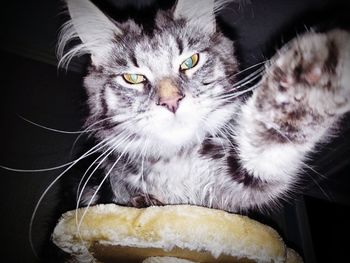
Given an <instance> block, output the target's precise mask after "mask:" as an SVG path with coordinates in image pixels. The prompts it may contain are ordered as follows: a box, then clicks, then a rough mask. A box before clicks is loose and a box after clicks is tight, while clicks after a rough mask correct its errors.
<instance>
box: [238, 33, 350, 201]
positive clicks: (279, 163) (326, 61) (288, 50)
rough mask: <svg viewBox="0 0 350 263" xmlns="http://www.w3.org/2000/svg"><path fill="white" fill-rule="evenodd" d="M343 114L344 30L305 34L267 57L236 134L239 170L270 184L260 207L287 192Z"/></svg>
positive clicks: (348, 88)
mask: <svg viewBox="0 0 350 263" xmlns="http://www.w3.org/2000/svg"><path fill="white" fill-rule="evenodd" d="M349 110H350V34H349V32H346V31H341V30H334V31H330V32H328V33H324V34H317V33H308V34H305V35H304V36H301V37H299V38H298V39H295V40H293V41H292V42H290V43H289V44H287V45H286V46H285V47H284V48H283V49H281V50H280V51H279V52H278V54H277V55H276V56H275V57H274V58H272V59H271V61H270V62H269V65H268V66H266V73H265V75H264V76H263V78H262V80H261V82H260V84H259V87H258V88H257V89H256V90H255V92H254V94H253V96H252V97H251V98H250V99H249V100H248V101H247V103H246V104H245V105H244V106H243V108H242V112H241V118H240V120H239V130H238V133H237V136H236V143H237V146H238V153H237V154H238V160H239V161H240V165H241V168H243V169H244V170H245V171H247V172H248V174H250V175H251V176H253V177H254V178H258V179H259V180H261V181H264V182H267V183H268V184H270V185H271V186H272V187H269V188H268V191H269V192H268V193H266V200H261V202H262V203H264V202H265V203H266V202H268V201H269V200H270V199H274V197H276V196H280V195H283V194H285V193H286V192H287V191H288V190H290V189H292V188H291V187H292V186H293V185H295V184H296V183H297V181H298V175H299V174H300V170H301V168H302V167H303V163H304V161H305V159H306V157H307V154H308V153H310V152H311V151H313V150H314V148H315V145H316V144H317V143H319V142H323V141H326V140H327V137H329V135H330V134H332V131H334V128H336V127H337V121H338V120H339V119H340V117H341V116H342V115H344V113H346V112H348V111H349ZM261 196H262V195H261Z"/></svg>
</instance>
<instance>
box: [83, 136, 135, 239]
mask: <svg viewBox="0 0 350 263" xmlns="http://www.w3.org/2000/svg"><path fill="white" fill-rule="evenodd" d="M134 140H135V138H134V139H133V140H131V141H130V142H129V143H128V144H127V145H126V146H125V148H124V150H123V151H122V152H121V153H120V155H119V157H118V158H117V160H116V161H115V162H114V163H113V165H112V167H111V168H110V169H109V170H108V172H107V173H106V175H105V176H104V178H103V179H102V181H101V183H100V184H99V185H98V187H97V189H96V190H95V193H94V194H93V195H92V197H91V198H90V201H89V203H88V205H87V206H86V207H85V208H83V209H84V212H83V214H82V216H81V218H80V220H79V224H78V226H77V231H78V233H79V232H80V228H81V224H82V222H83V220H84V217H85V215H86V213H87V211H88V210H89V208H90V206H91V204H92V202H93V200H94V199H95V197H96V195H97V193H98V191H99V190H100V189H101V187H102V185H103V183H104V182H105V181H106V180H107V178H108V177H109V175H110V173H111V172H112V171H113V169H114V167H115V166H116V165H117V164H118V162H119V160H120V159H121V158H122V157H123V156H124V154H125V153H126V151H127V149H128V148H129V146H130V145H131V144H132V143H133V142H134Z"/></svg>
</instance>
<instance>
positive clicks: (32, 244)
mask: <svg viewBox="0 0 350 263" xmlns="http://www.w3.org/2000/svg"><path fill="white" fill-rule="evenodd" d="M108 139H110V138H107V139H105V140H103V141H101V142H100V143H98V144H97V145H95V146H94V147H92V148H91V149H90V150H88V151H87V152H85V153H84V154H82V155H81V156H80V157H79V158H77V159H76V160H74V161H73V162H71V164H70V165H69V167H68V168H67V169H65V170H64V171H63V172H61V173H60V174H59V175H58V176H57V177H56V178H55V179H54V180H53V181H52V182H51V183H50V184H49V185H48V186H47V187H46V189H45V191H44V192H43V193H42V194H41V196H40V197H39V199H38V201H37V203H36V205H35V207H34V210H33V213H32V216H31V218H30V223H29V243H30V247H31V249H32V251H33V253H34V254H35V255H36V256H37V253H36V249H35V247H34V242H33V234H32V231H33V224H34V219H35V216H36V213H37V211H38V208H39V206H40V204H41V203H42V201H43V199H44V197H45V196H46V195H47V193H48V192H49V191H50V189H51V188H52V187H53V186H54V185H55V184H56V183H57V182H58V180H60V179H61V178H62V176H63V175H65V173H66V172H67V171H69V170H70V169H71V168H72V167H73V166H74V165H75V164H77V163H78V162H79V161H80V160H82V159H84V158H86V157H87V156H88V155H90V154H92V153H94V152H96V151H98V150H99V149H100V148H102V147H104V145H103V144H104V143H105V142H106V141H107V140H108ZM101 145H102V147H100V148H99V146H101Z"/></svg>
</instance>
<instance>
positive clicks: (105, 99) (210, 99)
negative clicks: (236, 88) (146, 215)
mask: <svg viewBox="0 0 350 263" xmlns="http://www.w3.org/2000/svg"><path fill="white" fill-rule="evenodd" d="M180 2H181V1H180ZM178 5H179V3H178ZM178 9H179V6H177V8H174V9H172V10H168V11H160V12H159V13H158V15H157V17H156V20H155V26H154V29H153V30H152V31H151V32H149V31H147V33H146V32H145V31H144V30H143V28H142V26H140V25H136V24H135V23H134V22H133V21H132V20H129V21H127V22H125V23H123V24H119V25H118V30H120V31H122V32H124V33H123V34H120V35H117V34H115V35H114V36H113V38H112V39H111V40H110V41H108V42H106V43H105V46H104V47H103V48H101V49H103V52H102V51H101V50H100V51H99V52H100V53H98V52H96V54H92V66H91V67H90V70H89V73H88V76H87V77H86V78H85V87H86V88H87V92H88V96H89V100H88V102H89V108H90V116H89V118H88V119H89V121H88V123H89V124H93V123H94V122H98V121H101V120H102V119H105V121H103V122H100V124H102V129H101V130H99V132H98V133H97V137H98V138H99V139H104V138H106V137H108V136H113V134H116V135H118V134H122V135H123V138H124V137H125V138H126V137H128V135H131V136H130V137H129V138H128V139H127V140H126V142H128V141H130V140H131V139H133V140H134V142H135V143H134V147H135V150H136V149H137V148H139V149H140V148H142V147H146V148H149V149H150V151H152V152H164V153H166V152H171V151H170V148H171V149H176V150H180V149H181V148H183V147H184V146H187V145H192V144H193V143H196V142H200V141H201V140H202V139H203V138H204V136H206V135H208V134H215V133H217V130H218V129H219V128H221V127H222V126H223V125H224V124H225V123H226V122H227V121H228V120H229V119H230V118H232V113H233V112H234V108H235V105H234V104H233V103H232V101H230V100H229V99H227V94H230V93H231V92H233V90H232V84H233V79H234V77H233V75H234V73H235V72H236V70H237V64H236V60H235V59H234V55H233V45H232V42H231V41H230V40H228V39H227V38H225V37H224V36H223V35H222V34H221V33H219V32H217V30H216V27H215V24H214V26H213V27H209V28H208V25H200V24H199V23H205V21H201V20H198V19H197V20H195V21H193V19H191V18H188V17H186V16H184V15H177V14H176V12H181V11H179V10H178ZM192 15H193V14H192ZM210 22H211V23H215V22H213V21H210ZM87 30H88V29H87ZM101 54H102V55H101ZM142 142H144V143H143V144H142ZM138 144H140V145H138ZM141 144H142V145H141ZM146 144H147V145H146ZM123 145H124V146H125V144H124V143H123ZM130 147H133V146H130Z"/></svg>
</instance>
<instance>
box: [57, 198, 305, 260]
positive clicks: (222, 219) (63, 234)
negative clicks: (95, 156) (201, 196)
mask: <svg viewBox="0 0 350 263" xmlns="http://www.w3.org/2000/svg"><path fill="white" fill-rule="evenodd" d="M85 211H86V214H85V215H84V218H83V220H82V223H81V225H80V227H79V231H78V229H77V222H79V221H80V218H81V217H82V215H83V214H84V212H85ZM52 239H53V241H54V243H55V244H56V245H57V246H58V247H60V248H61V249H62V250H64V251H66V252H68V253H69V254H71V255H72V257H73V258H75V260H76V262H105V263H107V262H140V263H141V262H145V263H147V262H148V263H150V262H169V263H170V262H179V263H182V262H287V255H289V256H288V257H289V258H290V255H291V254H290V253H293V252H290V251H289V252H288V253H287V251H288V249H287V248H286V246H285V244H284V242H283V241H282V239H281V238H280V236H279V235H278V234H277V232H276V231H275V230H273V229H272V228H270V227H268V226H265V225H263V224H261V223H259V222H256V221H254V220H251V219H249V218H248V217H245V216H240V215H235V214H229V213H226V212H224V211H220V210H214V209H208V208H203V207H197V206H189V205H177V206H163V207H149V208H145V209H137V208H130V207H122V206H117V205H114V204H108V205H98V206H95V207H90V208H89V209H88V210H85V209H79V210H74V211H70V212H67V213H65V214H64V215H63V216H62V218H61V219H60V221H59V223H58V224H57V226H56V228H55V230H54V233H53V235H52ZM171 257H172V258H173V260H170V258H171ZM147 258H148V259H147ZM175 258H178V260H176V259H175ZM295 258H297V260H299V261H295ZM293 259H294V261H293V262H302V260H301V258H300V257H297V256H294V254H293ZM288 261H289V260H288Z"/></svg>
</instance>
